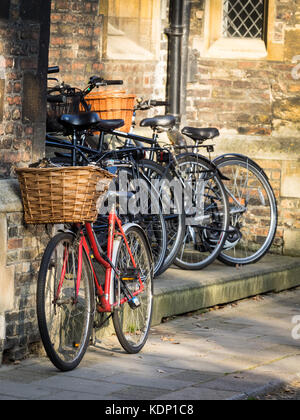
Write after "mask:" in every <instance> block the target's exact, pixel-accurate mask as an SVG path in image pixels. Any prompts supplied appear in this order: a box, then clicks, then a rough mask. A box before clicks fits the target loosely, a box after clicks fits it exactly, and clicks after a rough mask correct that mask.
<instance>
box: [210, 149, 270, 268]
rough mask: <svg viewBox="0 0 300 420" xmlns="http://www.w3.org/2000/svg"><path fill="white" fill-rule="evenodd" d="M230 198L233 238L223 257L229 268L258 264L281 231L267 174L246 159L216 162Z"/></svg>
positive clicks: (221, 159)
mask: <svg viewBox="0 0 300 420" xmlns="http://www.w3.org/2000/svg"><path fill="white" fill-rule="evenodd" d="M215 164H216V165H217V166H218V168H219V169H220V170H221V172H222V174H223V175H225V176H226V177H227V178H229V181H224V185H225V188H226V191H227V194H228V198H229V213H230V226H229V234H228V236H227V239H226V242H225V244H224V248H223V251H222V252H221V254H220V255H219V259H220V261H222V262H224V263H225V264H227V265H232V266H234V265H237V264H238V265H245V264H251V263H255V262H257V261H258V260H259V259H261V258H262V257H263V256H264V255H265V254H266V252H267V251H268V250H269V249H270V247H271V245H272V242H273V239H274V236H275V234H276V228H277V205H276V199H275V196H274V193H273V190H272V187H271V185H270V183H269V181H268V178H267V176H266V175H265V173H264V172H263V170H262V169H261V168H260V167H259V166H258V165H257V164H256V163H255V162H253V161H252V160H251V159H249V158H248V157H246V156H241V155H238V156H230V157H223V158H222V157H220V158H217V159H215Z"/></svg>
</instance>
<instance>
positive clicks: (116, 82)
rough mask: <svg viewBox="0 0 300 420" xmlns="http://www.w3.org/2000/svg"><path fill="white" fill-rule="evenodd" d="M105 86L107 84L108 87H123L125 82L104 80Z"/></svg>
mask: <svg viewBox="0 0 300 420" xmlns="http://www.w3.org/2000/svg"><path fill="white" fill-rule="evenodd" d="M104 82H105V84H107V86H110V85H123V80H104Z"/></svg>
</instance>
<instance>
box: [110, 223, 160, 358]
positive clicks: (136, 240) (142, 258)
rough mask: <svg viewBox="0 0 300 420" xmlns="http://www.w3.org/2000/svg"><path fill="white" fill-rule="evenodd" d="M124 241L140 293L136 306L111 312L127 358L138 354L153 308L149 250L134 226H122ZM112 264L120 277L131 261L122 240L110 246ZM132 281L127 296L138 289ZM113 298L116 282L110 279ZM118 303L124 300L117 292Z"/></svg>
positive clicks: (126, 305)
mask: <svg viewBox="0 0 300 420" xmlns="http://www.w3.org/2000/svg"><path fill="white" fill-rule="evenodd" d="M123 229H124V232H125V235H126V239H127V241H128V244H129V247H130V250H131V252H132V254H133V257H134V260H135V262H136V265H137V268H138V270H139V272H140V275H141V279H142V281H143V283H144V287H145V289H144V291H143V292H142V293H141V294H139V295H138V296H137V298H138V301H139V304H140V306H138V307H136V308H132V307H131V306H130V304H129V303H128V302H126V303H125V304H123V305H121V306H120V308H117V309H115V310H114V312H113V324H114V328H115V331H116V335H117V337H118V340H119V342H120V344H121V346H122V347H123V349H124V350H125V351H126V352H127V353H130V354H135V353H138V352H140V351H141V349H142V348H143V347H144V345H145V344H146V341H147V338H148V335H149V330H150V326H151V319H152V306H153V270H152V256H151V249H150V246H149V243H148V240H147V238H146V235H145V233H144V231H143V230H142V229H141V228H140V227H139V226H137V225H133V224H126V225H124V226H123ZM114 255H115V256H114V258H113V262H114V264H115V266H116V267H117V268H118V270H119V271H120V272H121V273H124V270H126V269H127V268H128V266H129V265H131V264H132V260H131V257H130V255H129V252H128V250H127V248H126V244H125V241H124V239H123V238H120V239H118V240H116V241H115V243H114ZM136 283H137V282H136V281H133V282H127V286H128V288H129V290H130V292H131V293H133V292H134V291H135V290H136V289H138V288H139V284H136ZM114 290H115V297H116V295H117V294H118V280H117V279H116V276H115V277H114ZM121 294H122V295H121V296H120V299H121V298H123V297H124V294H123V293H122V291H121Z"/></svg>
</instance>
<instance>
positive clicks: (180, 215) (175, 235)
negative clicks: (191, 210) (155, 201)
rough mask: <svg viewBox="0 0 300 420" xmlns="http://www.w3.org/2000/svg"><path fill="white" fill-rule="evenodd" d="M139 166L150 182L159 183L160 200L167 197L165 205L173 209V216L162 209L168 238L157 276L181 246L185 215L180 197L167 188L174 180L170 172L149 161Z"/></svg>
mask: <svg viewBox="0 0 300 420" xmlns="http://www.w3.org/2000/svg"><path fill="white" fill-rule="evenodd" d="M139 165H140V167H141V169H142V170H143V172H144V174H145V176H146V177H147V178H148V179H149V180H150V182H152V180H154V181H155V180H158V181H159V182H160V188H159V193H160V195H161V200H162V201H164V198H165V197H166V196H168V199H169V200H170V201H172V202H171V203H169V202H168V203H166V204H167V206H168V205H170V206H171V207H172V206H173V208H174V209H175V212H174V214H171V213H170V214H165V213H164V208H163V213H164V216H165V222H166V228H167V236H168V238H167V252H166V256H165V260H164V262H163V264H162V266H161V268H160V269H159V270H158V273H157V275H161V274H162V273H164V272H165V271H166V270H167V269H168V268H169V267H170V266H171V265H172V263H173V261H174V260H175V258H176V255H177V253H178V251H179V248H180V246H181V243H182V240H183V237H184V233H185V214H184V212H183V211H181V210H182V209H181V207H182V206H181V197H178V195H177V194H176V192H175V193H174V192H173V193H172V191H171V189H169V188H168V185H171V184H172V181H173V179H174V177H173V176H172V174H171V172H170V171H167V172H166V170H165V168H163V167H162V166H161V165H159V164H158V163H156V162H154V161H152V160H149V159H144V160H141V161H140V162H139ZM149 171H150V172H149ZM164 179H165V180H166V185H165V184H164V181H163V180H164ZM163 207H164V206H163Z"/></svg>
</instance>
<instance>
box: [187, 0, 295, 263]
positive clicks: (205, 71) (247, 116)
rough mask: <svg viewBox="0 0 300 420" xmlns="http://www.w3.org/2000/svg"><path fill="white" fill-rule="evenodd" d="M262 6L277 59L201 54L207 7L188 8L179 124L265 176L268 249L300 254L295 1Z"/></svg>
mask: <svg viewBox="0 0 300 420" xmlns="http://www.w3.org/2000/svg"><path fill="white" fill-rule="evenodd" d="M215 3H216V2H215ZM269 5H270V10H269V16H270V19H271V17H272V19H273V21H272V22H269V24H270V25H271V24H272V25H273V31H272V32H271V33H270V34H269V43H270V44H272V45H275V47H276V49H275V50H276V51H277V52H276V54H277V57H279V58H277V59H275V58H276V57H275V53H274V50H272V51H271V53H270V51H269V55H268V57H265V58H263V59H255V58H252V59H246V58H242V59H239V58H231V59H225V58H218V57H209V54H205V52H204V49H203V48H202V47H203V43H204V39H205V30H206V29H205V28H206V22H205V19H208V15H207V13H208V7H207V6H208V4H206V2H205V0H204V1H200V2H199V1H193V2H192V20H191V34H190V50H191V55H190V60H192V59H193V60H194V62H195V61H196V62H197V67H196V69H195V71H194V73H193V74H192V80H191V81H192V83H189V84H188V91H187V115H186V117H187V125H192V126H198V127H203V126H216V127H218V128H219V129H220V131H221V136H220V137H219V138H218V139H216V142H215V144H216V153H217V154H221V153H232V152H240V153H244V154H247V155H249V156H251V157H252V158H254V159H255V160H256V161H257V162H258V163H259V164H261V166H262V167H263V168H264V169H265V170H266V172H267V174H268V175H269V176H270V181H271V184H272V186H273V188H274V191H275V195H276V198H277V200H278V207H279V227H278V232H277V238H276V240H275V244H276V247H275V248H276V251H277V252H280V253H285V254H291V255H300V224H299V222H300V189H299V182H300V164H299V159H298V157H299V151H300V131H299V129H300V72H299V61H300V57H299V54H300V29H299V24H300V3H299V1H294V0H288V1H281V0H276V1H269ZM272 54H273V57H272ZM297 56H298V57H297ZM274 57H275V58H274ZM297 64H298V66H297Z"/></svg>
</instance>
